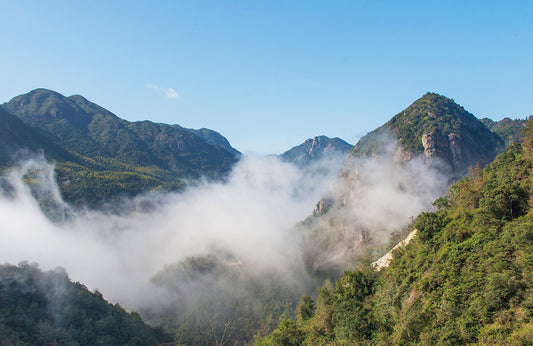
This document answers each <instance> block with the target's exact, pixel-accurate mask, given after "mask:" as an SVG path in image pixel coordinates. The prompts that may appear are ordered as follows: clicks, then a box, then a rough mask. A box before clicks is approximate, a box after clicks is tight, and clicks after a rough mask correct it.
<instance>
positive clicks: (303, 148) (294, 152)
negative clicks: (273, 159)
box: [280, 136, 353, 166]
mask: <svg viewBox="0 0 533 346" xmlns="http://www.w3.org/2000/svg"><path fill="white" fill-rule="evenodd" d="M352 148H353V145H351V144H349V143H347V142H345V141H343V140H342V139H340V138H337V137H335V138H329V137H327V136H317V137H314V138H309V139H307V140H305V141H304V142H303V143H302V144H300V145H297V146H295V147H293V148H291V149H289V150H287V151H286V152H284V153H283V154H281V155H280V158H281V159H282V160H283V161H286V162H292V163H295V164H297V165H299V166H306V165H309V164H311V163H312V162H316V161H319V160H320V159H334V158H338V157H344V156H345V155H346V153H347V152H348V151H349V150H350V149H352Z"/></svg>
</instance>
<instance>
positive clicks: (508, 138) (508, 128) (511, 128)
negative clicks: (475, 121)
mask: <svg viewBox="0 0 533 346" xmlns="http://www.w3.org/2000/svg"><path fill="white" fill-rule="evenodd" d="M480 121H481V122H482V123H483V124H484V125H485V126H486V127H487V128H488V129H489V130H491V131H492V132H494V133H495V134H497V135H498V136H500V138H501V139H502V140H503V141H504V142H505V145H506V146H508V145H510V144H512V143H514V142H519V141H520V136H521V135H522V130H523V129H524V127H525V126H526V125H527V120H521V119H510V118H504V119H502V120H500V121H493V120H491V119H489V118H483V119H480Z"/></svg>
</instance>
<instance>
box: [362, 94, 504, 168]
mask: <svg viewBox="0 0 533 346" xmlns="http://www.w3.org/2000/svg"><path fill="white" fill-rule="evenodd" d="M382 137H392V139H393V140H394V141H395V142H397V143H398V145H399V147H400V148H401V151H402V153H403V154H402V155H401V156H402V157H403V158H404V159H406V160H409V159H411V158H414V157H415V156H418V155H424V156H425V158H426V163H428V165H432V164H436V162H437V161H439V162H441V163H442V162H444V163H445V166H446V167H448V168H447V170H448V172H447V173H450V174H451V176H452V177H459V176H462V175H463V174H465V173H466V170H467V169H468V167H470V166H473V165H475V164H476V162H478V161H479V162H480V163H482V164H486V163H488V162H490V161H491V160H492V159H493V158H494V156H495V155H496V154H497V153H498V152H499V151H501V149H502V148H503V142H502V140H501V139H500V138H499V136H498V135H496V134H494V133H492V132H491V131H490V130H488V129H487V128H486V126H485V125H483V123H481V122H480V121H479V120H478V119H477V118H476V117H475V116H474V115H472V114H471V113H469V112H468V111H466V110H465V109H464V108H463V107H462V106H461V105H458V104H457V103H455V101H454V100H453V99H450V98H448V97H445V96H443V95H439V94H436V93H431V92H428V93H426V94H425V95H423V96H422V97H421V98H419V99H418V100H416V101H415V102H413V103H412V104H411V105H410V106H409V107H407V108H406V109H405V110H403V111H401V112H400V113H398V114H396V115H395V116H394V117H392V119H391V120H390V121H388V122H387V123H386V124H384V125H383V126H381V127H380V128H378V129H376V130H374V131H372V132H370V133H369V134H367V135H366V136H364V137H363V138H361V140H360V141H359V142H358V143H357V145H356V146H355V148H354V150H353V154H355V155H373V154H376V153H380V152H381V153H383V152H384V151H385V150H386V149H384V147H383V145H382V144H381V143H382V142H383V140H382V139H381V138H382Z"/></svg>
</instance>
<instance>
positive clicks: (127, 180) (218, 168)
mask: <svg viewBox="0 0 533 346" xmlns="http://www.w3.org/2000/svg"><path fill="white" fill-rule="evenodd" d="M3 108H4V109H5V110H7V111H8V112H11V113H12V114H13V115H15V116H16V117H14V116H13V115H11V114H9V113H7V112H5V111H4V110H3V109H0V121H1V122H2V125H3V126H4V127H3V128H0V167H8V166H10V165H13V164H14V163H16V160H13V159H11V158H10V156H9V154H10V150H11V149H12V148H29V149H30V150H34V151H35V150H43V151H44V153H45V155H46V157H47V158H49V159H53V160H54V161H56V162H57V176H58V182H59V183H60V184H59V185H60V189H61V193H62V194H63V196H64V198H65V199H66V200H67V201H68V202H71V203H74V204H76V205H79V206H89V207H96V206H99V205H101V204H102V203H103V202H107V201H110V200H113V199H116V198H118V197H121V196H131V195H135V194H138V193H140V192H146V191H151V190H155V189H162V190H179V189H181V188H183V182H184V180H185V179H189V180H191V179H193V180H194V179H198V178H200V177H202V176H205V177H208V178H212V179H218V178H221V177H223V176H224V175H225V174H226V173H227V172H228V171H229V170H230V168H231V167H232V165H233V164H234V163H235V162H236V160H237V157H236V156H235V154H234V153H230V152H229V151H228V150H226V149H224V148H223V147H221V146H219V145H211V144H208V143H207V142H206V141H205V140H203V139H202V138H200V137H199V136H197V135H196V134H195V133H193V132H192V131H191V130H187V129H184V128H182V127H180V126H178V125H167V124H156V123H152V122H149V121H142V122H128V121H126V120H123V119H120V118H118V117H117V116H115V115H114V114H112V113H111V112H109V111H107V110H105V109H104V108H102V107H100V106H98V105H96V104H94V103H91V102H89V101H87V100H86V99H85V98H83V97H81V96H79V95H75V96H71V97H64V96H63V95H61V94H59V93H56V92H53V91H50V90H46V89H36V90H34V91H32V92H30V93H28V94H25V95H21V96H18V97H15V98H14V99H12V100H11V101H10V102H8V103H5V104H4V105H3ZM20 120H22V121H20ZM206 131H207V132H208V131H209V130H206ZM206 131H203V132H202V133H205V132H206ZM4 132H6V134H5V135H3V133H4ZM10 132H12V133H13V134H11V135H10V134H9V133H10ZM212 132H214V131H212ZM208 133H209V135H210V136H214V134H213V133H210V132H208ZM218 136H219V137H217V140H219V141H222V140H223V139H224V138H223V137H222V136H220V135H218ZM2 138H3V140H2ZM226 142H227V140H226ZM228 144H229V143H228Z"/></svg>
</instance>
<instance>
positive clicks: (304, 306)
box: [296, 294, 315, 322]
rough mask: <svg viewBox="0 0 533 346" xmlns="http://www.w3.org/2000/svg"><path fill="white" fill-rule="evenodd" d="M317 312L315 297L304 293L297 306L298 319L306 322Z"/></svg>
mask: <svg viewBox="0 0 533 346" xmlns="http://www.w3.org/2000/svg"><path fill="white" fill-rule="evenodd" d="M314 314H315V302H314V301H313V298H311V297H309V296H308V295H307V294H303V295H302V296H301V297H300V302H299V303H298V306H297V307H296V317H297V319H298V321H300V322H304V321H307V320H308V319H310V318H311V317H313V315H314Z"/></svg>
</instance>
